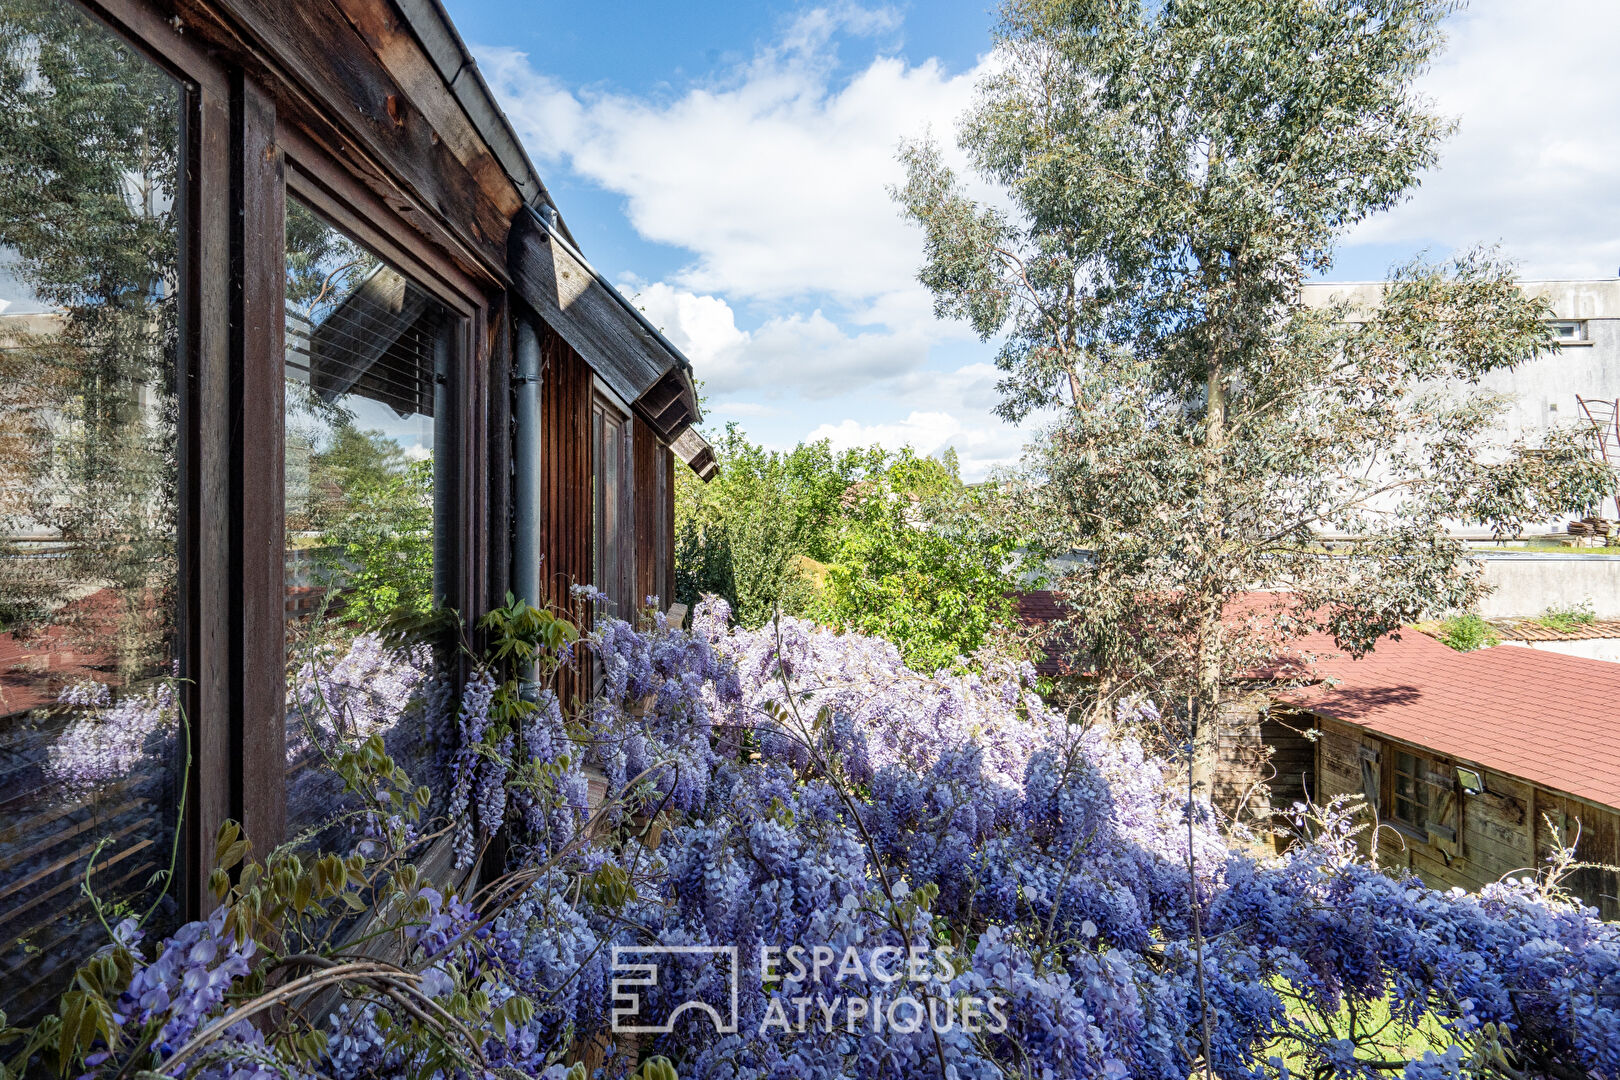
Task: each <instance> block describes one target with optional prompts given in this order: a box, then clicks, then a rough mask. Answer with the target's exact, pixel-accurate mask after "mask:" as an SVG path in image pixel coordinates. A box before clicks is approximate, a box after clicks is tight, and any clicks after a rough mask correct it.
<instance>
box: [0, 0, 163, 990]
mask: <svg viewBox="0 0 1620 1080" xmlns="http://www.w3.org/2000/svg"><path fill="white" fill-rule="evenodd" d="M182 104H183V96H182V93H181V90H180V88H179V86H178V85H177V84H176V83H175V82H174V81H173V80H171V79H170V78H169V77H168V76H166V75H165V74H163V73H162V72H161V71H159V70H158V69H157V68H156V67H154V66H153V65H152V64H151V63H150V62H148V61H146V60H145V59H144V58H142V57H140V56H138V55H137V54H135V53H134V52H133V51H131V50H130V49H129V48H127V47H126V46H124V45H123V44H122V43H121V42H119V41H118V40H117V39H116V38H115V37H114V36H113V35H112V34H111V33H109V32H108V31H106V30H105V29H103V28H102V27H100V26H98V25H96V24H94V23H92V22H91V21H90V20H89V19H87V18H85V17H84V16H83V15H81V14H80V13H79V12H78V11H77V10H76V9H75V8H74V7H73V6H72V5H71V4H69V3H67V2H65V0H0V1010H4V1011H5V1012H6V1013H7V1014H8V1015H9V1016H10V1017H11V1018H12V1019H13V1020H17V1019H21V1018H25V1017H28V1016H31V1015H33V1014H34V1013H35V1012H37V1011H38V1010H39V1009H40V1007H41V1006H42V1005H43V1004H44V1003H45V1002H46V1001H47V1000H48V999H49V997H50V996H51V994H52V993H53V992H54V991H56V990H59V989H60V988H61V985H62V983H63V982H64V981H65V979H66V977H67V976H68V975H69V974H70V973H71V971H72V969H73V968H74V966H75V965H76V964H77V963H78V962H79V961H80V960H81V959H83V958H84V957H85V956H86V955H87V954H88V953H89V952H90V951H92V950H93V949H94V948H96V947H98V946H100V945H102V944H105V943H106V932H105V930H104V929H103V928H102V926H101V920H100V919H99V918H98V917H97V915H96V913H95V912H94V911H93V910H92V906H91V901H90V900H89V899H88V898H87V896H86V895H85V892H84V890H83V888H82V886H83V884H84V882H85V879H86V873H87V868H88V867H89V864H90V859H91V856H92V854H94V856H95V858H94V873H93V875H92V876H91V878H90V882H91V884H92V885H93V887H94V894H95V896H96V897H97V898H99V901H100V903H101V904H102V905H103V907H104V912H103V914H104V915H105V917H106V918H107V920H108V921H109V922H112V921H114V920H116V919H119V918H123V917H125V916H127V915H133V916H136V917H140V916H142V915H143V914H144V913H146V912H148V911H151V913H152V917H151V920H150V921H149V922H148V923H147V929H148V930H149V931H151V932H157V933H161V932H165V931H166V930H167V929H168V928H170V927H171V926H172V925H173V922H174V919H175V917H176V915H177V912H178V906H177V903H176V900H175V897H176V895H177V894H178V891H179V890H178V889H177V888H175V887H174V886H175V883H174V882H172V881H170V880H169V877H168V871H169V868H170V867H171V865H172V857H173V853H174V847H173V841H174V836H175V824H176V818H177V814H178V811H179V805H178V804H179V793H180V770H181V767H182V765H181V762H182V757H181V754H180V739H179V735H180V712H179V708H178V704H177V676H178V674H179V672H178V671H177V668H176V652H175V640H174V639H175V612H176V602H177V595H176V594H177V567H178V559H177V552H178V541H177V538H178V530H177V524H176V507H177V493H178V470H179V459H178V448H179V439H178V428H177V416H178V410H177V407H176V396H175V389H176V378H175V369H176V358H177V350H178V347H179V341H180V337H179V334H178V331H177V328H178V326H179V325H180V311H179V309H178V300H177V286H178V282H179V236H178V220H177V212H176V202H175V200H176V190H177V182H178V178H179V176H180V175H181V173H180V165H181V149H180V147H181V142H180V116H181V109H182Z"/></svg>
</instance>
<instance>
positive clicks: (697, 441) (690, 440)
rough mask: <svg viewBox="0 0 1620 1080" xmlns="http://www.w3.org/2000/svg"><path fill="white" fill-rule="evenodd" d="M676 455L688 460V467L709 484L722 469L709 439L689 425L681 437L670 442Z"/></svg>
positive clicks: (670, 446)
mask: <svg viewBox="0 0 1620 1080" xmlns="http://www.w3.org/2000/svg"><path fill="white" fill-rule="evenodd" d="M669 448H670V449H671V450H672V451H674V452H675V456H676V457H678V458H680V459H681V460H682V461H684V462H686V464H687V467H688V468H690V469H691V470H692V471H693V472H695V473H697V477H698V479H699V480H702V481H703V482H704V483H705V484H707V483H708V482H709V481H710V480H713V479H714V477H715V474H716V473H718V472H719V471H720V463H719V462H718V461H717V460H715V456H714V447H712V446H710V445H709V440H707V439H705V438H704V437H703V436H702V435H700V434H698V429H697V428H695V427H689V428H687V429H686V430H685V431H683V432H681V434H680V437H679V438H677V439H676V440H675V441H674V442H672V443H670V444H669Z"/></svg>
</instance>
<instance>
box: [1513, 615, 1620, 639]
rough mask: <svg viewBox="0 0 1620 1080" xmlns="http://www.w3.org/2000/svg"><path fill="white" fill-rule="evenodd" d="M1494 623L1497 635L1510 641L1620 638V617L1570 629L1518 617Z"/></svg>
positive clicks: (1577, 625)
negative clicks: (1556, 627)
mask: <svg viewBox="0 0 1620 1080" xmlns="http://www.w3.org/2000/svg"><path fill="white" fill-rule="evenodd" d="M1494 625H1495V627H1496V633H1497V635H1498V636H1500V637H1503V638H1506V639H1507V640H1509V641H1590V640H1592V639H1594V638H1620V619H1600V620H1598V621H1597V622H1590V623H1584V624H1581V623H1577V624H1576V625H1574V626H1572V627H1570V628H1569V629H1568V630H1552V629H1549V628H1548V627H1545V626H1542V625H1541V624H1540V623H1538V622H1536V621H1535V620H1534V619H1517V620H1515V621H1513V622H1499V623H1496V624H1494Z"/></svg>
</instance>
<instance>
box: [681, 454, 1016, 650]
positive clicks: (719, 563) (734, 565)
mask: <svg viewBox="0 0 1620 1080" xmlns="http://www.w3.org/2000/svg"><path fill="white" fill-rule="evenodd" d="M716 453H717V456H718V458H719V460H720V472H719V475H718V477H717V478H716V479H715V480H713V481H712V482H711V483H710V484H709V485H708V486H707V487H705V486H703V485H701V484H699V483H697V482H696V481H695V480H693V481H690V482H688V483H687V484H686V486H684V487H682V488H681V489H680V490H679V491H678V498H677V503H676V507H677V510H676V522H677V546H676V579H677V590H676V599H677V600H679V601H681V602H683V603H686V604H689V605H690V604H693V603H695V602H696V600H697V598H698V597H699V596H701V595H702V594H704V593H715V594H717V595H719V596H721V597H724V598H725V599H726V601H727V602H728V603H730V604H731V605H732V612H733V614H734V616H735V618H736V620H737V622H738V623H739V624H740V625H742V626H744V627H749V628H755V627H759V626H762V625H764V624H765V623H766V622H768V621H769V620H770V619H771V617H772V616H773V614H774V613H775V612H776V610H778V608H780V610H781V611H783V612H784V613H786V614H790V615H799V616H802V617H807V618H813V619H816V620H818V621H821V622H824V623H827V624H829V625H831V626H835V627H837V628H839V629H848V630H859V631H861V632H862V633H869V634H878V635H880V636H882V637H885V638H887V639H888V640H890V641H893V642H894V643H895V644H896V645H897V646H898V647H899V648H900V651H901V654H902V655H903V656H904V657H905V659H906V662H907V663H908V664H910V665H911V666H913V667H916V668H918V669H919V670H924V671H933V670H935V669H937V668H940V667H945V666H949V665H951V664H953V663H955V662H956V659H957V657H959V656H965V655H970V654H972V653H973V652H974V651H975V650H977V649H978V648H980V647H981V646H982V645H983V644H984V643H985V641H986V640H987V639H988V638H989V637H990V636H991V634H992V633H993V631H994V630H995V629H996V628H997V627H999V626H1003V625H1005V624H1006V623H1007V622H1008V621H1009V619H1010V617H1011V614H1012V607H1013V604H1012V598H1011V593H1012V592H1013V591H1014V590H1016V589H1017V588H1018V587H1019V582H1018V580H1017V577H1016V574H1015V567H1016V566H1017V565H1018V563H1019V552H1018V544H1017V538H1016V537H1015V536H1014V535H1013V533H1012V532H1011V531H1010V530H1009V529H1007V528H1004V527H1000V526H998V525H997V524H995V522H996V520H997V514H996V513H995V512H994V510H993V509H992V507H991V505H990V504H991V499H990V496H989V494H988V493H987V491H985V490H981V489H974V488H969V487H967V486H966V485H964V484H963V483H962V478H961V475H960V472H959V468H958V465H957V462H956V457H955V455H954V454H953V453H949V452H947V454H946V456H945V457H944V458H943V459H936V458H931V457H925V456H922V455H919V454H917V453H916V452H915V451H913V450H911V449H910V448H906V449H903V450H901V451H900V452H899V453H896V454H890V453H888V452H886V451H884V450H882V449H879V448H876V447H874V448H871V449H865V450H847V451H844V452H843V453H840V454H834V453H833V452H832V450H831V448H830V447H829V446H828V444H827V443H825V442H819V443H810V444H801V445H799V446H798V447H796V448H794V449H793V450H791V451H789V452H787V453H778V452H774V451H767V450H765V449H764V448H763V447H760V446H756V445H754V444H752V443H750V442H748V440H747V439H746V438H745V437H744V436H743V435H742V434H741V432H739V431H738V430H737V429H736V428H735V427H734V426H733V427H731V428H728V429H727V431H726V434H725V437H724V438H722V439H720V440H719V444H718V446H717V447H716Z"/></svg>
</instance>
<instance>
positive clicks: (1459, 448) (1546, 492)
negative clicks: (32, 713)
mask: <svg viewBox="0 0 1620 1080" xmlns="http://www.w3.org/2000/svg"><path fill="white" fill-rule="evenodd" d="M1453 7H1454V5H1453V4H1451V3H1448V2H1445V0H1170V2H1164V3H1142V2H1132V0H1108V2H1105V0H1090V2H1087V0H1071V2H1056V0H1010V2H1009V3H1008V4H1007V5H1006V6H1005V7H1004V8H1003V11H1002V21H1001V23H1000V25H999V28H998V31H997V39H996V52H995V58H996V63H995V64H994V65H993V73H992V74H991V75H989V76H988V77H987V78H986V79H985V80H984V81H983V83H982V84H981V85H980V87H979V89H978V93H977V96H976V99H975V102H974V104H973V106H972V107H971V109H970V111H969V112H968V114H967V115H966V116H965V118H964V119H963V121H962V123H961V127H960V131H959V139H958V142H959V145H960V148H961V149H962V151H963V152H964V153H965V155H966V158H967V160H968V162H969V163H970V164H971V167H972V169H973V171H974V172H975V173H976V174H977V178H978V180H979V181H981V182H982V183H983V184H985V185H988V186H989V188H990V189H991V190H992V191H993V192H994V193H995V194H994V195H992V196H989V197H983V198H975V196H974V194H973V190H972V189H970V187H969V186H968V185H967V184H966V183H964V181H963V180H962V179H961V178H959V177H958V176H957V175H955V174H954V173H953V171H952V169H950V168H949V167H948V166H947V165H946V163H945V161H944V159H943V155H942V153H941V150H940V148H939V146H938V145H937V144H935V143H934V142H932V141H931V140H923V141H920V142H915V143H910V144H907V145H905V146H903V147H902V150H901V157H902V160H903V162H904V165H905V166H906V169H907V177H906V181H905V183H904V184H903V186H901V187H900V188H898V189H897V190H896V192H895V195H896V198H897V199H898V200H899V201H900V203H901V204H902V206H903V208H904V210H905V211H906V212H907V213H908V214H909V216H910V217H912V218H913V219H915V220H916V221H917V222H918V223H920V225H921V226H922V230H923V234H924V237H925V243H926V261H925V263H924V265H923V267H922V270H921V273H920V279H921V281H922V282H923V283H924V284H925V285H926V286H927V287H928V288H929V289H930V290H931V291H932V292H933V294H934V297H935V307H936V311H937V312H938V314H939V315H941V316H942V317H950V318H956V319H962V320H965V321H967V322H969V323H970V324H971V325H972V326H973V327H974V329H975V330H976V331H977V332H978V333H979V334H980V335H982V336H983V337H984V338H986V339H987V340H988V339H996V340H999V341H1000V342H1001V346H1000V352H999V355H998V357H997V363H998V365H999V366H1000V368H1001V369H1002V371H1003V372H1004V373H1005V375H1004V378H1003V379H1002V381H1001V383H1000V392H1001V401H1000V405H999V407H998V411H999V412H1000V413H1001V415H1002V416H1004V417H1005V418H1006V419H1008V420H1012V421H1019V420H1023V419H1025V418H1026V417H1030V416H1032V415H1044V416H1045V417H1046V419H1047V421H1048V424H1049V426H1048V428H1047V429H1046V430H1045V433H1044V434H1043V435H1042V436H1041V437H1040V438H1039V440H1038V441H1037V443H1036V445H1035V446H1034V447H1033V448H1032V452H1031V458H1030V466H1031V468H1030V474H1029V478H1030V479H1031V480H1033V481H1034V483H1033V484H1031V485H1030V486H1029V488H1028V489H1027V493H1028V498H1029V500H1030V507H1029V513H1030V515H1031V520H1032V523H1033V524H1034V526H1036V527H1038V529H1039V532H1040V535H1041V537H1042V538H1043V539H1044V541H1045V542H1046V543H1048V544H1050V545H1053V546H1054V547H1055V548H1057V549H1069V550H1077V549H1083V550H1085V551H1087V552H1089V556H1088V557H1087V558H1086V559H1085V560H1083V561H1081V562H1079V564H1078V565H1077V566H1075V567H1074V569H1073V570H1072V571H1071V572H1070V573H1068V574H1067V575H1066V577H1065V578H1064V579H1063V582H1062V589H1063V591H1064V593H1065V596H1066V598H1067V599H1068V601H1069V602H1070V605H1071V607H1072V611H1073V614H1072V616H1071V618H1070V622H1071V624H1072V625H1071V626H1070V628H1069V633H1070V634H1071V635H1072V638H1073V640H1077V641H1080V642H1083V643H1084V645H1085V648H1086V650H1087V651H1088V653H1089V660H1090V661H1091V662H1093V663H1095V664H1096V667H1097V670H1098V671H1099V672H1101V673H1102V674H1103V675H1104V676H1105V677H1106V678H1105V685H1106V686H1107V687H1108V688H1110V689H1111V690H1112V691H1113V692H1120V691H1122V690H1124V689H1126V688H1141V689H1144V690H1149V691H1151V692H1154V693H1156V694H1158V695H1159V696H1161V697H1169V698H1170V699H1171V700H1173V701H1178V702H1185V703H1186V709H1185V710H1184V715H1185V716H1187V717H1188V718H1189V720H1190V723H1191V732H1192V741H1193V744H1194V751H1193V767H1192V772H1193V776H1192V781H1193V783H1194V786H1195V790H1196V792H1197V793H1198V795H1199V796H1200V797H1202V798H1206V799H1207V798H1208V796H1209V793H1210V789H1211V779H1212V775H1211V774H1212V769H1213V765H1214V761H1215V756H1216V748H1217V743H1216V736H1217V732H1216V727H1217V725H1216V723H1215V716H1216V715H1217V711H1218V708H1219V705H1220V702H1221V696H1222V688H1223V686H1226V685H1229V683H1230V681H1231V680H1232V679H1233V678H1234V677H1236V676H1238V675H1240V674H1242V673H1243V672H1245V671H1246V670H1248V669H1250V668H1252V667H1253V666H1254V665H1255V664H1256V663H1257V662H1259V661H1260V660H1261V659H1263V657H1264V656H1265V655H1266V654H1267V653H1269V652H1271V651H1272V650H1274V649H1275V648H1276V646H1277V645H1278V644H1279V643H1280V642H1282V641H1286V640H1288V639H1291V638H1294V637H1296V636H1298V635H1300V634H1302V633H1303V632H1305V631H1307V630H1310V629H1313V628H1320V629H1323V630H1326V631H1328V632H1330V633H1331V634H1332V635H1333V636H1334V638H1335V639H1336V640H1337V642H1338V644H1339V646H1340V647H1341V648H1343V649H1345V650H1347V651H1349V652H1351V653H1352V654H1357V655H1359V654H1361V653H1363V652H1365V651H1366V650H1368V649H1371V648H1372V647H1373V645H1374V643H1375V642H1376V641H1377V640H1378V639H1379V638H1380V637H1381V636H1383V635H1385V634H1388V633H1391V632H1398V630H1399V628H1400V627H1401V626H1402V625H1403V624H1404V623H1407V622H1409V621H1411V620H1413V619H1415V618H1416V617H1417V616H1418V615H1419V614H1420V613H1422V612H1424V611H1426V610H1436V609H1443V608H1451V607H1466V606H1468V605H1469V604H1470V603H1472V602H1474V601H1475V600H1476V599H1477V598H1478V597H1479V596H1480V595H1482V592H1483V589H1484V587H1483V585H1482V582H1481V578H1480V573H1479V569H1478V567H1477V565H1476V564H1475V563H1474V562H1473V561H1471V560H1470V558H1469V555H1468V552H1467V549H1466V547H1465V546H1464V545H1463V544H1462V543H1461V542H1459V541H1458V540H1457V539H1455V538H1453V537H1452V536H1450V535H1448V532H1447V528H1446V522H1447V521H1448V520H1455V519H1467V520H1473V521H1479V522H1484V523H1487V524H1488V525H1489V526H1490V527H1491V528H1493V529H1494V530H1495V531H1496V532H1498V533H1499V534H1512V533H1515V532H1517V531H1519V530H1520V529H1521V528H1522V527H1523V525H1524V523H1525V522H1527V521H1531V520H1537V519H1542V518H1545V517H1546V516H1549V515H1551V514H1555V513H1560V512H1563V511H1566V510H1573V509H1578V508H1580V507H1583V506H1586V505H1589V504H1591V503H1593V502H1595V501H1596V500H1597V499H1598V498H1599V497H1600V496H1601V495H1603V494H1604V493H1606V492H1609V491H1610V490H1612V489H1613V488H1614V486H1615V479H1614V476H1613V475H1612V474H1611V473H1610V472H1609V470H1608V469H1607V468H1606V467H1604V466H1602V465H1600V464H1598V463H1596V462H1595V461H1594V460H1593V458H1592V456H1591V455H1590V453H1589V452H1588V449H1587V447H1586V446H1585V444H1584V443H1583V441H1582V437H1581V435H1580V434H1579V433H1577V432H1573V431H1561V432H1555V433H1554V434H1553V435H1551V436H1549V437H1548V438H1547V439H1546V440H1545V442H1544V444H1543V445H1539V446H1530V445H1524V444H1517V445H1495V444H1493V441H1492V440H1493V432H1494V431H1496V430H1497V429H1496V426H1495V418H1496V417H1497V415H1498V413H1499V412H1500V411H1501V410H1502V409H1503V408H1504V406H1505V402H1504V401H1503V400H1502V399H1500V398H1499V397H1496V396H1494V395H1491V394H1488V393H1486V392H1484V391H1483V390H1482V389H1481V388H1480V387H1479V385H1478V380H1479V378H1480V377H1481V376H1482V375H1484V374H1485V373H1486V372H1489V371H1492V370H1495V369H1498V368H1503V367H1508V366H1511V365H1514V364H1518V363H1522V362H1524V361H1526V360H1528V359H1531V358H1533V357H1535V356H1537V355H1540V354H1542V353H1544V352H1546V351H1548V350H1550V349H1553V348H1555V347H1556V346H1555V344H1554V343H1553V342H1552V341H1551V340H1550V337H1549V334H1548V332H1547V330H1546V328H1545V322H1544V320H1545V319H1546V318H1548V317H1549V316H1550V314H1551V313H1550V311H1549V310H1548V309H1547V308H1546V305H1545V304H1544V303H1543V302H1542V301H1541V300H1540V299H1537V298H1535V297H1531V296H1527V295H1524V294H1523V293H1522V292H1521V291H1520V290H1519V289H1518V288H1517V287H1516V286H1515V285H1514V283H1513V280H1512V273H1511V266H1509V265H1508V264H1507V263H1506V262H1505V261H1504V260H1503V259H1502V258H1500V257H1499V256H1498V255H1497V254H1495V253H1493V252H1491V251H1477V252H1472V253H1467V254H1463V255H1461V256H1459V257H1457V258H1455V259H1453V260H1451V261H1450V262H1448V263H1446V264H1444V265H1429V264H1425V263H1421V262H1414V263H1412V264H1410V265H1406V266H1403V267H1400V268H1398V269H1397V270H1396V271H1394V273H1393V275H1392V279H1391V284H1390V286H1389V287H1388V289H1387V291H1386V293H1385V295H1384V298H1383V303H1382V305H1381V306H1380V307H1379V308H1378V309H1377V310H1374V311H1362V312H1352V311H1350V310H1349V309H1348V308H1346V307H1344V306H1342V305H1341V306H1338V307H1331V308H1327V309H1321V310H1312V309H1309V308H1307V307H1305V306H1304V305H1303V304H1302V303H1301V302H1300V299H1299V286H1300V284H1301V283H1302V282H1303V281H1304V280H1305V279H1306V278H1308V277H1310V276H1311V275H1313V274H1317V273H1320V272H1323V271H1326V270H1328V269H1329V268H1330V267H1331V265H1332V261H1333V253H1334V248H1335V244H1336V243H1337V242H1338V241H1340V240H1341V239H1342V238H1343V236H1344V235H1345V233H1346V232H1347V230H1349V229H1350V228H1352V227H1353V226H1355V225H1356V224H1357V223H1358V222H1361V221H1363V220H1365V219H1367V218H1368V217H1369V216H1371V215H1374V214H1376V213H1378V212H1380V211H1383V210H1386V209H1388V208H1390V207H1392V206H1394V205H1395V204H1396V203H1398V202H1400V201H1401V200H1402V199H1403V198H1404V197H1406V196H1407V194H1408V193H1409V192H1410V191H1411V190H1412V189H1413V188H1414V187H1415V186H1416V185H1417V183H1418V182H1419V178H1420V175H1421V173H1422V172H1423V170H1424V169H1425V168H1427V167H1429V166H1431V165H1433V164H1434V163H1435V162H1436V160H1437V157H1438V148H1439V146H1440V144H1441V142H1442V140H1443V139H1444V137H1445V136H1446V135H1447V133H1448V132H1449V131H1450V129H1451V126H1452V125H1451V122H1449V121H1448V120H1446V119H1445V118H1443V117H1441V116H1439V115H1437V114H1436V113H1435V112H1434V110H1433V108H1432V106H1431V105H1430V103H1429V102H1427V101H1426V100H1425V99H1424V98H1423V97H1422V96H1421V95H1420V94H1419V93H1418V92H1417V91H1416V89H1415V83H1416V80H1417V79H1418V77H1419V76H1420V75H1421V74H1422V73H1423V72H1424V70H1425V69H1426V68H1427V66H1428V65H1429V64H1430V62H1431V61H1432V59H1433V58H1434V57H1435V56H1436V54H1437V52H1438V51H1439V50H1440V49H1441V47H1442V45H1443V35H1442V32H1441V27H1442V23H1443V20H1444V18H1445V16H1447V15H1448V14H1449V13H1450V12H1451V11H1452V10H1453ZM1328 536H1339V537H1347V538H1349V539H1350V540H1351V541H1352V542H1349V543H1339V544H1337V545H1332V544H1329V543H1327V542H1325V538H1326V537H1328ZM1259 590H1273V591H1274V595H1281V594H1283V593H1286V594H1287V595H1288V596H1289V597H1290V598H1291V602H1289V603H1286V604H1284V603H1281V602H1278V603H1271V602H1260V603H1256V602H1254V598H1253V594H1254V593H1255V592H1256V591H1259Z"/></svg>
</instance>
